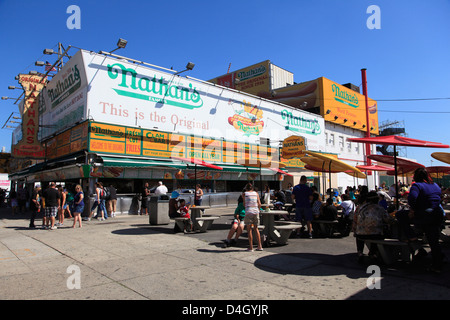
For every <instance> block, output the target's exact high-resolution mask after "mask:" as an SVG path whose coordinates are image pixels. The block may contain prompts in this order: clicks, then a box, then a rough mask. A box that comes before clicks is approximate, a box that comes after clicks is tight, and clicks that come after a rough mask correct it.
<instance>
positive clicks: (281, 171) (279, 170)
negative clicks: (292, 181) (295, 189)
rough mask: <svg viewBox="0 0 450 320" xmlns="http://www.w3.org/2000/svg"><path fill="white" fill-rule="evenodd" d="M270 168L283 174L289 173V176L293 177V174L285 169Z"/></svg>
mask: <svg viewBox="0 0 450 320" xmlns="http://www.w3.org/2000/svg"><path fill="white" fill-rule="evenodd" d="M269 169H270V170H272V171H275V172H276V173H281V174H285V175H287V176H290V177H293V175H292V174H290V173H287V172H286V171H283V170H281V169H278V168H269Z"/></svg>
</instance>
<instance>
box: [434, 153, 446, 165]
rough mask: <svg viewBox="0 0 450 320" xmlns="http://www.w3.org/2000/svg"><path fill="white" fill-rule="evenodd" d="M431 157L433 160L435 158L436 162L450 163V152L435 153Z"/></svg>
mask: <svg viewBox="0 0 450 320" xmlns="http://www.w3.org/2000/svg"><path fill="white" fill-rule="evenodd" d="M431 156H432V157H433V158H435V159H436V160H439V161H442V162H445V163H450V153H449V152H433V153H432V154H431Z"/></svg>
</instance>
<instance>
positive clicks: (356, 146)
mask: <svg viewBox="0 0 450 320" xmlns="http://www.w3.org/2000/svg"><path fill="white" fill-rule="evenodd" d="M355 152H356V154H359V143H355Z"/></svg>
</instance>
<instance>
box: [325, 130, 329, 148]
mask: <svg viewBox="0 0 450 320" xmlns="http://www.w3.org/2000/svg"><path fill="white" fill-rule="evenodd" d="M325 145H328V132H325Z"/></svg>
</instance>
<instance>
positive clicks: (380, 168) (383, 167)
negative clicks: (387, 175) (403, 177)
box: [356, 164, 394, 185]
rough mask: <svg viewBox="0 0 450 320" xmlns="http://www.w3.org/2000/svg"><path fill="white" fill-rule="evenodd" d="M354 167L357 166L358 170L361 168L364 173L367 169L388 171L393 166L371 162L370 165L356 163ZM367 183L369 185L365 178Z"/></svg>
mask: <svg viewBox="0 0 450 320" xmlns="http://www.w3.org/2000/svg"><path fill="white" fill-rule="evenodd" d="M356 168H358V169H359V170H362V171H366V174H367V171H389V170H391V169H393V168H394V167H386V166H380V165H375V164H372V165H357V166H356ZM373 179H374V182H375V175H374V177H373ZM374 184H376V183H374ZM367 185H369V179H367Z"/></svg>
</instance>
